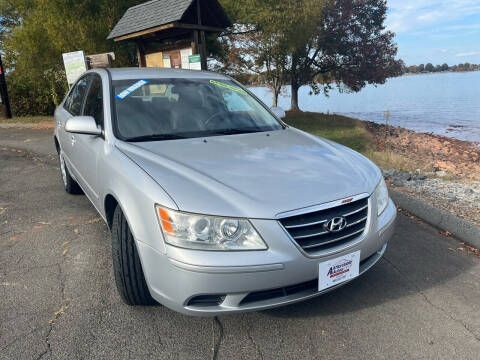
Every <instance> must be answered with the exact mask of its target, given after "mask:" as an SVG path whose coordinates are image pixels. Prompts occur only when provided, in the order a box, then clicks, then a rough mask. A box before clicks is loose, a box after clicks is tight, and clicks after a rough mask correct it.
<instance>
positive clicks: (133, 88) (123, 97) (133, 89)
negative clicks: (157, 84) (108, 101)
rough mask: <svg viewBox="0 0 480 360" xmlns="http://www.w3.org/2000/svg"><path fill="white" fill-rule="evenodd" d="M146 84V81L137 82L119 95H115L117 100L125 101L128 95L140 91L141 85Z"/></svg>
mask: <svg viewBox="0 0 480 360" xmlns="http://www.w3.org/2000/svg"><path fill="white" fill-rule="evenodd" d="M145 84H148V80H139V81H137V82H136V83H135V84H133V85H130V86H129V87H128V88H126V89H125V90H123V91H122V92H121V93H119V94H117V95H115V97H116V98H117V99H120V100H123V99H125V98H126V97H127V96H128V95H130V94H131V93H133V92H134V91H135V90H138V89H140V88H141V87H142V86H143V85H145Z"/></svg>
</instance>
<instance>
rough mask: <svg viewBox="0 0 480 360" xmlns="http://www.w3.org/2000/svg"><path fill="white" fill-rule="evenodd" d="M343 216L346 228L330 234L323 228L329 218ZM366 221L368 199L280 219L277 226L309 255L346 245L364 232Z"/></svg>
mask: <svg viewBox="0 0 480 360" xmlns="http://www.w3.org/2000/svg"><path fill="white" fill-rule="evenodd" d="M339 216H342V217H344V218H345V220H346V226H345V228H344V229H343V230H340V231H338V232H330V231H328V230H327V229H326V227H325V225H326V224H327V223H328V221H329V220H330V219H332V218H335V217H339ZM367 219H368V198H363V199H360V200H356V201H353V202H351V203H348V204H343V205H340V206H336V207H333V208H328V209H324V210H319V211H314V212H308V213H304V214H301V215H295V216H290V217H285V218H282V219H280V223H281V224H282V225H283V227H284V228H285V229H286V230H287V231H288V233H289V234H290V236H291V237H292V238H293V239H294V240H295V241H296V242H297V244H298V245H300V246H301V247H302V249H303V250H304V251H305V252H307V253H309V254H311V253H316V252H318V251H323V250H328V249H330V248H332V247H335V246H339V245H342V244H347V243H348V242H350V241H352V240H354V239H356V238H357V237H358V236H360V235H361V234H362V233H363V231H364V230H365V226H366V225H367Z"/></svg>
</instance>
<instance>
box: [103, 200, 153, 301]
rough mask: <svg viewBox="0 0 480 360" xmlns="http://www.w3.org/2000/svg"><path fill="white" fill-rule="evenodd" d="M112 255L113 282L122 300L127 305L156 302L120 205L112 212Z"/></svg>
mask: <svg viewBox="0 0 480 360" xmlns="http://www.w3.org/2000/svg"><path fill="white" fill-rule="evenodd" d="M112 256H113V272H114V274H115V283H116V284H117V290H118V293H119V294H120V297H121V298H122V300H123V302H124V303H125V304H127V305H154V304H157V303H156V302H155V300H154V299H153V298H152V296H151V295H150V291H149V290H148V286H147V282H146V281H145V277H144V275H143V270H142V264H141V263H140V258H139V256H138V251H137V247H136V245H135V240H134V239H133V236H132V233H131V232H130V228H129V226H128V223H127V219H126V218H125V215H123V212H122V209H121V208H120V206H117V208H116V209H115V212H114V214H113V224H112Z"/></svg>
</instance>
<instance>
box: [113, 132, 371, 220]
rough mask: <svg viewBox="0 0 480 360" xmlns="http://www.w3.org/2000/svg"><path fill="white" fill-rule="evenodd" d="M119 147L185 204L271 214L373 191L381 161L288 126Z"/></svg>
mask: <svg viewBox="0 0 480 360" xmlns="http://www.w3.org/2000/svg"><path fill="white" fill-rule="evenodd" d="M116 146H117V148H118V149H119V150H120V151H122V152H123V153H124V154H125V155H127V156H128V157H129V158H130V159H131V160H133V161H134V162H135V163H137V164H138V166H140V167H141V168H142V169H143V170H144V171H145V172H146V173H148V174H149V175H150V176H151V177H152V178H153V179H154V180H155V181H156V182H157V183H158V184H159V185H160V186H162V188H163V189H164V190H165V191H166V192H167V193H168V194H169V195H170V196H171V197H172V198H173V200H174V201H175V203H176V204H177V206H178V208H179V209H180V210H183V211H189V212H195V213H203V214H211V215H224V216H235V217H250V218H274V217H275V216H276V215H277V214H279V213H281V212H285V211H289V210H295V209H300V208H305V207H308V206H313V205H318V204H321V203H325V202H329V201H333V200H338V199H342V198H347V197H350V196H352V195H357V194H361V193H369V194H370V193H372V192H373V190H374V189H375V186H376V184H377V183H378V181H379V179H380V171H379V169H378V168H377V167H376V166H375V165H374V164H373V163H372V162H371V161H369V160H368V159H366V158H365V157H363V156H362V155H360V154H358V153H357V152H355V151H353V150H351V149H348V148H346V147H344V146H341V145H339V144H336V143H333V142H331V141H328V140H325V139H321V138H318V137H315V136H313V135H310V134H307V133H305V132H302V131H300V130H297V129H294V128H291V127H289V128H287V129H285V130H278V131H271V132H260V133H250V134H239V135H228V136H214V137H207V138H193V139H181V140H168V141H156V142H137V143H127V142H122V141H118V142H117V144H116Z"/></svg>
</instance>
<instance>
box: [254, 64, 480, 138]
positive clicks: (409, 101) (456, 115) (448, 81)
mask: <svg viewBox="0 0 480 360" xmlns="http://www.w3.org/2000/svg"><path fill="white" fill-rule="evenodd" d="M250 90H251V91H252V92H253V93H254V94H255V95H257V96H258V97H259V98H260V99H262V100H263V101H264V102H265V103H266V104H267V105H271V104H272V94H271V92H269V91H268V89H267V88H264V87H252V88H251V89H250ZM309 91H310V88H309V87H307V86H303V87H301V88H300V90H299V106H300V109H301V110H303V111H313V112H323V113H335V114H342V115H347V116H351V117H356V118H358V119H361V120H370V121H374V122H378V123H382V124H385V121H386V117H385V113H386V111H388V112H389V113H390V118H389V124H390V125H398V126H402V127H405V128H407V129H412V130H415V131H419V132H431V133H434V134H439V135H446V136H450V137H454V138H457V139H462V140H469V141H480V71H476V72H466V73H442V74H425V75H412V76H402V77H398V78H392V79H389V80H388V81H387V82H386V83H385V84H384V85H379V86H377V87H375V86H372V85H367V86H366V87H365V88H364V89H362V90H361V91H360V92H358V93H340V92H339V91H338V90H336V89H335V90H332V91H331V92H330V97H328V98H327V97H325V96H324V95H323V94H320V95H309ZM284 92H285V94H282V95H281V96H280V98H279V105H280V106H281V107H282V108H284V109H289V108H290V87H289V86H287V87H285V89H284Z"/></svg>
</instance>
